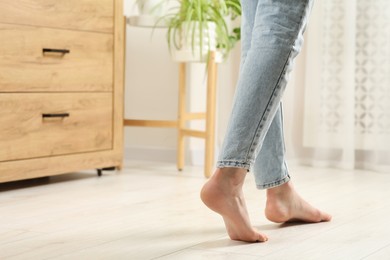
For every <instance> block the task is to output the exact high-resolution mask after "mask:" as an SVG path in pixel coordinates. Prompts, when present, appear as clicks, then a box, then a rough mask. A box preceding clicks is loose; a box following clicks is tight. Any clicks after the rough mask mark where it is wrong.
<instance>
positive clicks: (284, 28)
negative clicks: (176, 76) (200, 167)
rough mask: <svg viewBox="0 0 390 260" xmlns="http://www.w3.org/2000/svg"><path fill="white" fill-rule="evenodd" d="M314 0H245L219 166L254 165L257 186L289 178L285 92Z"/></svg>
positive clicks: (265, 185) (277, 183)
mask: <svg viewBox="0 0 390 260" xmlns="http://www.w3.org/2000/svg"><path fill="white" fill-rule="evenodd" d="M312 4H313V0H241V7H242V16H241V63H240V72H239V76H238V81H237V86H236V92H235V96H234V101H233V108H232V112H231V115H230V119H229V123H228V128H227V132H226V136H225V138H224V142H223V145H222V149H221V151H220V154H219V157H218V161H217V167H218V168H223V167H238V168H244V169H247V171H250V170H251V169H252V168H253V171H254V175H255V181H256V185H257V188H259V189H266V188H272V187H276V186H278V185H281V184H283V183H286V182H288V181H289V180H290V175H289V172H288V168H287V163H286V159H285V152H286V149H285V145H284V137H283V111H282V102H281V99H282V95H283V92H284V89H285V88H286V85H287V81H288V75H289V73H290V71H291V70H292V67H293V63H294V59H295V57H296V56H297V55H298V53H299V52H300V50H301V47H302V44H303V33H304V31H305V27H306V24H307V19H308V16H309V13H310V10H311V7H312Z"/></svg>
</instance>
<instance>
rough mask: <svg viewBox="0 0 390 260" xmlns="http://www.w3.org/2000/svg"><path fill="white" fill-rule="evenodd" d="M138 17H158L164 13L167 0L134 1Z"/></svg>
mask: <svg viewBox="0 0 390 260" xmlns="http://www.w3.org/2000/svg"><path fill="white" fill-rule="evenodd" d="M135 3H136V4H137V7H138V11H139V15H140V16H154V17H159V16H162V15H163V14H164V12H165V11H166V6H167V3H168V1H167V0H136V2H135Z"/></svg>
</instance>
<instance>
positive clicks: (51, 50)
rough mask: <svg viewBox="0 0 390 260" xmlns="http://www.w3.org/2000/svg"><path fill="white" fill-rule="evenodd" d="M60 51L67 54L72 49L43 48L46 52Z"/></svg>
mask: <svg viewBox="0 0 390 260" xmlns="http://www.w3.org/2000/svg"><path fill="white" fill-rule="evenodd" d="M47 52H49V53H60V54H62V55H65V54H67V53H70V50H67V49H49V48H43V49H42V53H43V54H45V53H47Z"/></svg>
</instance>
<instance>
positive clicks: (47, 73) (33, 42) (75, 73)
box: [0, 24, 113, 92]
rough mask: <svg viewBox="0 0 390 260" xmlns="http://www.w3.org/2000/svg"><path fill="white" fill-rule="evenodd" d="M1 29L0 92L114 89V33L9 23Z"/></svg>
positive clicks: (0, 27)
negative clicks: (65, 51)
mask: <svg viewBox="0 0 390 260" xmlns="http://www.w3.org/2000/svg"><path fill="white" fill-rule="evenodd" d="M0 31H1V33H0V42H1V44H0V92H16V91H112V85H113V36H112V35H109V34H102V33H90V32H78V31H68V30H57V29H48V28H39V27H32V26H19V25H9V24H0ZM43 48H53V49H66V50H69V53H67V54H59V53H43Z"/></svg>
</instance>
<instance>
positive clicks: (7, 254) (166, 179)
mask: <svg viewBox="0 0 390 260" xmlns="http://www.w3.org/2000/svg"><path fill="white" fill-rule="evenodd" d="M110 154H111V153H105V152H101V153H91V156H89V157H84V156H83V161H84V162H85V163H84V164H83V165H84V166H87V167H89V165H90V163H92V162H93V163H96V164H97V165H99V164H100V165H101V164H103V163H110V162H111V161H110V158H111V157H110V156H111V155H110ZM92 155H93V156H92ZM56 158H57V159H56ZM59 158H62V161H60V160H59ZM64 158H65V159H64ZM97 158H99V159H97ZM37 160H38V159H37ZM52 160H56V162H55V163H54V164H51V162H52ZM103 160H105V161H104V162H103ZM80 161H81V160H80V158H75V156H74V155H71V156H66V157H62V156H61V157H51V158H50V159H49V160H44V161H40V162H39V163H36V159H32V160H31V162H32V165H33V167H31V168H33V169H35V167H39V166H41V167H46V166H51V167H54V168H56V167H55V165H56V164H58V166H61V167H62V168H66V167H73V166H72V165H71V164H72V163H77V164H79V162H80ZM67 164H69V165H67ZM79 166H80V165H79ZM1 167H2V164H0V172H1V170H3V169H4V168H1ZM289 169H290V171H291V175H292V178H293V181H294V185H295V186H296V187H297V189H298V190H299V192H300V193H301V195H302V196H304V197H305V198H307V199H308V200H309V201H310V202H311V203H313V204H314V205H317V206H318V207H320V208H321V209H323V210H326V211H328V212H330V213H331V214H332V215H333V217H334V218H333V220H332V221H331V222H329V223H319V224H299V223H290V224H277V223H272V222H270V221H268V220H267V219H266V218H265V217H264V213H263V209H264V206H265V204H266V196H265V193H264V191H259V190H257V189H256V183H255V180H254V178H253V176H252V175H251V174H248V175H247V177H246V181H245V188H244V193H245V195H246V203H247V207H248V213H249V214H250V217H251V220H252V224H253V225H254V226H255V227H256V228H257V229H259V230H261V231H262V232H264V233H265V234H267V235H268V237H269V241H267V242H266V243H254V244H251V243H242V242H239V241H232V240H230V239H229V238H228V236H227V234H226V230H225V227H224V223H223V220H222V218H221V217H220V216H219V215H218V214H215V213H214V212H212V211H211V210H209V209H208V208H207V207H206V206H205V205H204V204H203V203H202V201H201V200H200V198H199V191H200V189H201V188H202V186H203V184H204V182H205V178H204V177H203V175H202V173H203V168H202V167H193V166H187V167H185V169H184V172H183V173H178V172H177V170H176V165H175V164H174V162H171V163H156V162H153V161H126V163H125V167H124V170H123V172H122V173H121V174H115V173H108V172H107V173H106V174H105V175H103V177H101V178H98V177H96V174H95V172H94V171H84V172H76V173H74V174H67V175H63V176H55V177H52V178H49V179H46V180H41V181H39V180H34V181H24V182H21V183H5V184H2V185H0V190H1V196H0V210H1V214H0V259H23V260H24V259H55V260H75V259H77V260H78V259H115V260H116V259H169V260H172V259H179V260H182V259H183V260H187V259H211V260H214V259H232V260H235V259H238V260H244V259H248V260H249V259H250V260H252V259H259V260H260V259H266V260H285V259H286V260H312V259H313V260H334V259H337V260H339V259H340V260H360V259H370V260H382V259H383V260H388V259H389V257H388V256H389V255H390V250H389V249H390V248H389V245H390V238H389V234H390V226H389V225H388V224H387V222H388V216H389V214H390V200H388V199H387V198H388V197H389V196H390V189H389V188H388V187H389V184H390V175H388V174H378V173H375V172H372V171H358V170H356V171H344V170H335V169H326V168H312V167H296V166H293V165H291V164H290V168H289ZM39 172H40V171H39V170H34V173H39ZM363 232H364V234H363Z"/></svg>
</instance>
